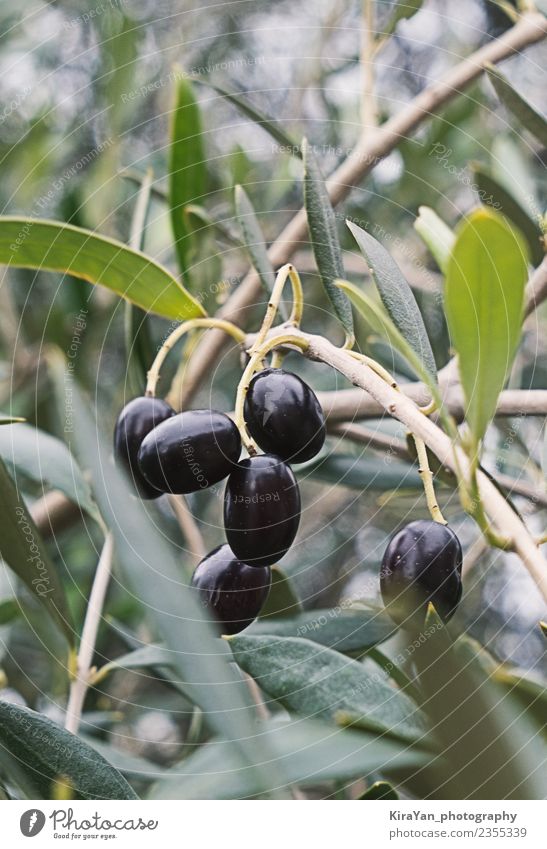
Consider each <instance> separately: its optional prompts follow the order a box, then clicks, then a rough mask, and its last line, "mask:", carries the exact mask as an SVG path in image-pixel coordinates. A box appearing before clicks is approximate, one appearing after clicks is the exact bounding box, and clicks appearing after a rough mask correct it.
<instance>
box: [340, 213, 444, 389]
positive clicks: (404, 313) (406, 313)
mask: <svg viewBox="0 0 547 849" xmlns="http://www.w3.org/2000/svg"><path fill="white" fill-rule="evenodd" d="M346 224H347V225H348V227H349V229H350V230H351V232H352V234H353V237H354V239H355V241H356V242H357V244H358V245H359V249H360V250H361V253H362V254H363V256H364V257H365V259H366V261H367V264H368V266H369V269H370V273H371V274H372V277H373V279H374V282H375V283H376V286H377V288H378V292H379V293H380V298H381V299H382V303H383V305H384V307H385V308H386V310H387V312H388V313H389V315H390V317H391V319H392V321H393V323H394V325H395V326H396V327H397V329H398V330H399V332H400V333H401V336H402V337H403V338H404V339H406V341H407V342H408V344H409V345H410V347H411V348H412V349H413V351H414V352H415V354H416V355H417V356H418V357H419V358H420V361H421V362H422V364H423V367H424V369H425V370H426V371H428V372H429V374H430V376H431V377H432V378H434V379H436V377H437V366H436V365H435V357H434V356H433V351H432V350H431V343H430V341H429V337H428V335H427V330H426V329H425V324H424V320H423V318H422V314H421V312H420V310H419V308H418V304H417V303H416V298H415V297H414V293H413V291H412V289H411V288H410V286H409V285H408V283H407V282H406V280H405V278H404V277H403V275H402V273H401V271H400V269H399V267H398V265H397V264H396V263H395V261H394V260H393V259H392V258H391V256H390V255H389V253H388V252H387V251H386V249H385V248H384V247H383V246H382V245H381V244H380V242H378V241H377V240H376V239H375V238H373V236H371V235H370V234H369V233H367V232H365V230H363V229H362V228H361V227H358V226H357V224H354V223H353V222H352V221H346ZM338 276H340V275H338Z"/></svg>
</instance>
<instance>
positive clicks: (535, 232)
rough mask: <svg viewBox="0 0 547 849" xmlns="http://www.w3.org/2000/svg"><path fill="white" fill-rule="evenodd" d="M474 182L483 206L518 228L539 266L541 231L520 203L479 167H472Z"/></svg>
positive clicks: (476, 165)
mask: <svg viewBox="0 0 547 849" xmlns="http://www.w3.org/2000/svg"><path fill="white" fill-rule="evenodd" d="M472 170H473V174H474V177H475V182H476V184H477V186H478V189H479V198H480V200H481V202H482V203H484V204H485V206H491V207H492V208H493V209H496V210H497V211H498V212H501V213H502V214H503V215H505V217H506V218H508V219H509V220H510V221H512V222H513V224H515V225H516V227H518V229H519V230H520V231H521V232H522V235H523V236H524V237H525V239H526V241H527V242H528V246H529V248H530V258H531V260H532V264H533V265H539V264H540V262H541V261H542V259H543V256H544V251H543V247H542V245H541V241H540V239H541V235H542V234H541V230H540V228H539V225H538V224H537V222H535V221H534V220H533V219H532V218H531V217H530V216H529V215H528V213H527V212H526V210H525V209H523V207H522V206H521V205H520V203H519V202H518V201H517V200H516V199H515V198H514V197H513V196H512V195H511V194H510V193H509V192H508V191H507V189H506V188H504V187H503V186H502V185H501V184H500V183H499V182H498V181H497V180H496V179H495V178H494V177H492V175H491V174H489V173H488V172H487V171H485V169H484V168H482V166H481V165H479V164H478V163H474V164H473V165H472Z"/></svg>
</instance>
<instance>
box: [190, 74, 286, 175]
mask: <svg viewBox="0 0 547 849" xmlns="http://www.w3.org/2000/svg"><path fill="white" fill-rule="evenodd" d="M188 79H189V80H191V81H192V82H194V83H200V84H201V85H205V86H207V88H210V89H212V90H213V91H216V93H217V94H220V96H221V97H223V98H224V99H225V100H227V101H228V102H229V103H231V104H232V105H233V106H235V107H236V108H237V109H239V111H240V112H242V113H243V114H244V115H246V117H247V118H250V119H251V121H253V122H254V123H255V124H258V125H259V126H260V127H262V129H263V130H265V131H266V132H267V133H269V135H270V136H271V137H272V138H273V139H274V140H275V141H276V142H278V144H279V145H280V151H281V152H284V153H290V154H292V155H293V156H296V157H297V158H299V159H300V158H301V157H302V152H301V150H300V145H298V144H297V143H296V142H295V141H294V139H292V138H291V136H290V135H289V134H288V133H286V132H285V130H284V129H283V127H282V126H281V124H279V123H278V122H277V121H276V120H275V119H274V118H270V117H269V116H268V115H266V114H265V113H264V112H261V110H260V109H257V108H256V107H255V106H253V105H252V103H250V102H249V101H248V100H247V99H246V97H245V95H244V93H243V92H231V91H228V90H227V89H225V88H223V87H222V86H219V85H216V83H212V82H209V80H205V79H202V77H193V76H191V75H189V76H188Z"/></svg>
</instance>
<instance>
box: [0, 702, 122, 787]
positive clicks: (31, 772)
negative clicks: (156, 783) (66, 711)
mask: <svg viewBox="0 0 547 849" xmlns="http://www.w3.org/2000/svg"><path fill="white" fill-rule="evenodd" d="M0 743H1V745H2V748H5V749H6V750H7V751H8V752H9V754H10V755H11V756H12V757H13V758H16V759H17V761H18V763H19V766H20V768H21V769H22V770H23V771H24V772H25V773H26V774H28V776H29V778H30V780H31V782H32V784H34V785H35V786H36V788H37V789H38V790H39V792H40V793H41V794H42V798H44V799H51V798H52V796H51V794H52V785H53V783H54V782H55V781H56V780H58V779H59V777H60V776H63V777H64V779H65V780H66V779H68V780H69V781H70V784H71V787H72V788H73V790H74V793H75V794H76V797H77V798H81V799H137V798H138V797H137V795H136V794H135V792H134V791H133V789H132V788H131V786H130V785H129V784H128V783H127V781H126V780H125V778H124V777H123V776H122V775H121V774H120V773H119V772H118V771H117V770H116V769H114V767H113V766H111V764H109V763H108V761H106V760H105V759H104V758H103V757H102V755H100V754H98V752H96V751H94V750H93V749H92V748H91V747H90V746H88V745H87V743H84V742H83V740H81V739H80V738H79V737H76V736H75V735H74V734H70V733H69V732H68V731H65V729H64V728H60V727H59V726H58V725H56V724H55V723H54V722H52V721H51V720H50V719H48V718H47V717H45V716H42V714H39V713H36V712H35V711H33V710H29V709H28V708H23V707H19V706H18V705H14V704H9V703H8V702H3V701H0Z"/></svg>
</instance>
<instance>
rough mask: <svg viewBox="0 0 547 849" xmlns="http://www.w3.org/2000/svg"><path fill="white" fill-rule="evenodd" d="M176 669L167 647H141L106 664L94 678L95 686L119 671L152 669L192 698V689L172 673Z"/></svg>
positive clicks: (174, 658)
mask: <svg viewBox="0 0 547 849" xmlns="http://www.w3.org/2000/svg"><path fill="white" fill-rule="evenodd" d="M176 668H177V658H176V657H175V656H174V654H173V652H171V651H169V650H168V649H167V648H165V646H158V645H149V646H141V647H140V648H138V649H134V650H133V651H130V652H127V654H124V655H121V656H120V657H117V658H116V659H115V660H111V661H109V662H108V663H105V665H104V666H102V667H101V668H100V669H99V671H98V672H97V674H96V675H95V676H94V678H93V684H94V685H96V684H97V683H99V682H100V681H103V680H104V679H105V678H107V677H108V675H110V674H111V673H112V672H116V670H119V669H152V670H158V671H159V672H160V674H161V675H162V676H164V677H165V678H167V679H168V680H169V683H171V684H172V685H173V686H174V687H175V688H176V689H177V690H178V691H179V692H180V693H182V694H183V695H184V696H185V697H187V698H190V697H191V691H190V688H188V687H185V684H184V681H180V679H179V678H178V677H177V676H176V675H174V674H172V673H171V670H172V669H176Z"/></svg>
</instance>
